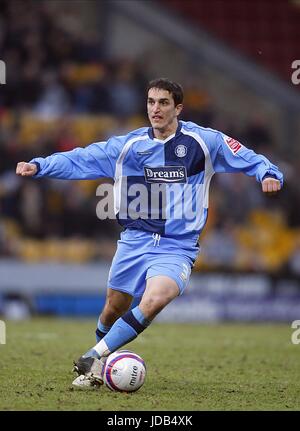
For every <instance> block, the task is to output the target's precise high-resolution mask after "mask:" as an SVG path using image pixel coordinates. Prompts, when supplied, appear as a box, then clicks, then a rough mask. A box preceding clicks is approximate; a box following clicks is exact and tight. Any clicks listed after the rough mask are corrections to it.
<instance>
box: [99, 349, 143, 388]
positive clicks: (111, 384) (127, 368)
mask: <svg viewBox="0 0 300 431" xmlns="http://www.w3.org/2000/svg"><path fill="white" fill-rule="evenodd" d="M145 377H146V365H145V362H144V360H143V359H142V358H141V357H140V356H139V355H137V354H136V353H134V352H132V351H130V350H117V351H116V352H114V353H111V354H110V355H109V356H108V358H107V360H106V363H105V366H104V372H103V379H104V383H105V384H106V386H107V387H108V388H109V389H110V390H112V391H118V392H134V391H137V390H138V389H140V388H141V386H142V385H143V384H144V381H145Z"/></svg>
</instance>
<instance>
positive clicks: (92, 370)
mask: <svg viewBox="0 0 300 431" xmlns="http://www.w3.org/2000/svg"><path fill="white" fill-rule="evenodd" d="M105 362H106V358H101V359H97V358H92V357H88V358H84V357H82V356H81V357H80V358H79V359H78V361H77V362H74V368H73V371H75V372H77V373H78V374H79V375H78V377H76V379H75V380H74V381H73V382H72V385H73V386H74V388H76V389H99V388H100V386H102V385H103V370H104V365H105Z"/></svg>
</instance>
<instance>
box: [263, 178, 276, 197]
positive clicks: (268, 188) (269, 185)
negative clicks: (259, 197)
mask: <svg viewBox="0 0 300 431" xmlns="http://www.w3.org/2000/svg"><path fill="white" fill-rule="evenodd" d="M261 186H262V191H263V192H264V193H267V194H268V195H274V194H275V193H277V192H278V191H279V190H280V189H281V184H280V181H279V180H276V179H275V178H266V179H265V180H263V182H262V183H261Z"/></svg>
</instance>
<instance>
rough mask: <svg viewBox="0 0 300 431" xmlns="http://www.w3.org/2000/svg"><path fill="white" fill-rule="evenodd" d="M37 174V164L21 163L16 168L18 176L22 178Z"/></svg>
mask: <svg viewBox="0 0 300 431" xmlns="http://www.w3.org/2000/svg"><path fill="white" fill-rule="evenodd" d="M36 173H37V165H36V164H35V163H27V162H19V163H18V164H17V168H16V174H17V175H20V176H21V177H33V176H34V175H35V174H36Z"/></svg>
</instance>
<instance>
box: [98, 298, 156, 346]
mask: <svg viewBox="0 0 300 431" xmlns="http://www.w3.org/2000/svg"><path fill="white" fill-rule="evenodd" d="M150 323H151V322H150V321H149V320H147V319H146V318H145V316H144V315H143V313H142V312H141V310H140V309H139V307H138V306H137V307H135V308H134V309H133V310H131V311H128V312H127V313H125V314H124V315H123V316H122V317H120V318H119V319H118V320H117V321H116V322H115V323H114V324H113V326H112V327H111V329H110V331H109V332H108V334H106V335H105V337H104V338H103V340H104V341H105V343H106V345H107V347H108V349H109V351H110V352H114V351H116V350H118V348H119V347H122V346H123V345H124V344H127V343H129V341H132V340H133V339H134V338H136V337H137V336H138V334H140V333H141V332H142V331H144V329H146V328H147V326H148V325H149V324H150Z"/></svg>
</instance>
